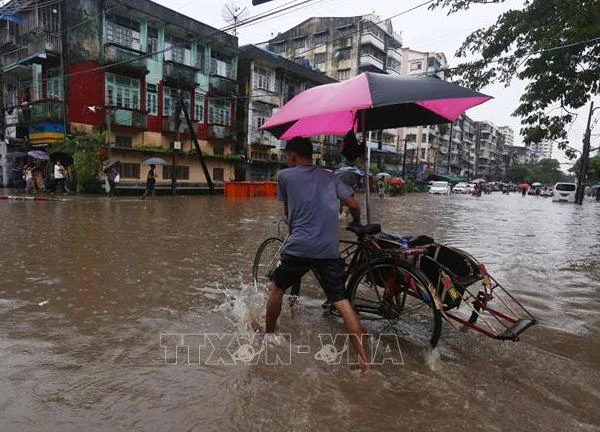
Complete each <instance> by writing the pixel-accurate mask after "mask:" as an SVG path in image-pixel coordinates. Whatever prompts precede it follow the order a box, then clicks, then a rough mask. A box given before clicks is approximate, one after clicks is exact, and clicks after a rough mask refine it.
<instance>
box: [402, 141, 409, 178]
mask: <svg viewBox="0 0 600 432" xmlns="http://www.w3.org/2000/svg"><path fill="white" fill-rule="evenodd" d="M403 141H404V152H403V153H402V178H403V179H406V142H407V141H408V138H406V137H404V140H403Z"/></svg>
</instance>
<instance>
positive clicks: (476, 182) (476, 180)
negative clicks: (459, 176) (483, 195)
mask: <svg viewBox="0 0 600 432" xmlns="http://www.w3.org/2000/svg"><path fill="white" fill-rule="evenodd" d="M485 182H486V181H485V180H484V179H482V178H478V179H475V180H471V181H470V182H469V183H475V184H479V183H485Z"/></svg>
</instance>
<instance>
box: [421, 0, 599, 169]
mask: <svg viewBox="0 0 600 432" xmlns="http://www.w3.org/2000/svg"><path fill="white" fill-rule="evenodd" d="M504 1H505V0H435V1H434V2H433V3H432V5H431V6H430V8H432V9H434V8H440V7H441V8H446V9H447V10H448V13H449V14H450V13H455V12H458V11H463V10H468V9H469V8H470V7H471V6H474V5H480V4H482V3H489V4H492V3H504ZM599 36H600V0H580V1H578V2H573V1H572V0H525V1H524V5H523V8H522V9H521V10H509V11H507V12H505V13H504V14H502V15H501V16H500V17H499V18H498V20H497V22H496V23H495V24H494V25H492V26H490V27H488V28H482V29H479V30H477V31H475V32H473V33H472V34H471V35H469V36H468V37H467V39H466V40H465V41H464V42H463V44H462V46H461V47H460V48H459V50H458V52H457V56H458V57H463V58H464V57H467V56H469V55H475V56H477V57H478V58H476V59H475V60H474V61H467V62H465V63H463V64H461V65H460V66H459V67H458V68H456V69H454V70H453V71H450V75H452V76H454V77H456V78H457V79H458V80H459V81H460V82H462V83H463V84H465V85H468V86H470V87H474V88H478V89H480V88H482V87H485V86H487V85H488V84H491V83H495V82H500V83H503V84H505V85H509V84H510V83H511V81H512V80H513V79H514V78H518V79H521V80H525V81H526V82H527V83H528V84H527V86H526V88H525V92H524V93H523V95H522V96H521V103H520V105H519V107H518V108H517V109H516V111H515V112H514V115H515V116H518V117H521V123H522V125H523V128H522V129H521V134H522V135H523V137H524V141H525V143H526V144H529V143H533V142H539V141H542V140H546V139H550V140H556V141H557V142H558V146H559V148H561V149H563V150H566V153H567V155H568V156H570V157H572V158H574V157H575V154H574V153H573V152H572V151H569V146H568V141H567V130H568V126H569V125H570V124H571V123H572V122H573V121H574V120H575V117H576V115H575V114H574V113H573V112H572V111H574V110H577V109H578V108H581V107H583V106H584V105H585V104H586V103H587V102H589V101H590V99H591V98H592V96H594V95H598V94H599V93H600V40H599V39H598V37H599Z"/></svg>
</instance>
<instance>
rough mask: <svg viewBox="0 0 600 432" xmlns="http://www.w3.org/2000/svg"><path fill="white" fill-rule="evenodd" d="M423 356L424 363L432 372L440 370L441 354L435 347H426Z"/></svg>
mask: <svg viewBox="0 0 600 432" xmlns="http://www.w3.org/2000/svg"><path fill="white" fill-rule="evenodd" d="M423 355H424V357H425V364H426V365H427V366H428V367H429V369H431V370H432V371H433V372H435V371H438V370H440V368H441V367H442V356H441V355H440V351H439V350H438V349H437V348H433V349H427V350H426V351H425V353H424V354H423Z"/></svg>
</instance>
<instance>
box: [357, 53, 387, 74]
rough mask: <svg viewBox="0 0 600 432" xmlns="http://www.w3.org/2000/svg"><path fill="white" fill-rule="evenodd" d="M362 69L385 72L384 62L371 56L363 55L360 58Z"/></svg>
mask: <svg viewBox="0 0 600 432" xmlns="http://www.w3.org/2000/svg"><path fill="white" fill-rule="evenodd" d="M360 67H361V68H366V69H377V70H378V71H383V62H382V61H381V60H379V59H378V58H376V57H373V56H372V55H370V54H362V55H361V56H360Z"/></svg>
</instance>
